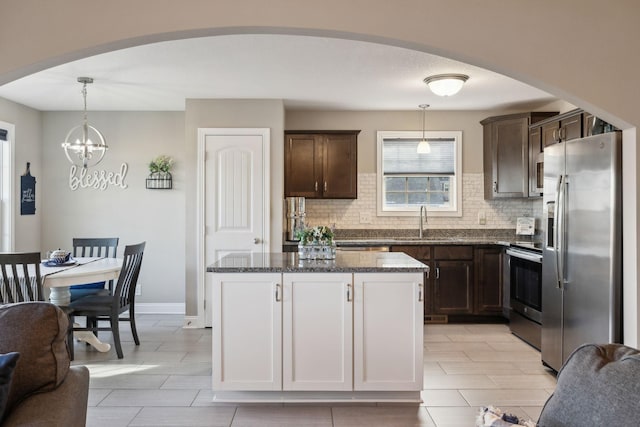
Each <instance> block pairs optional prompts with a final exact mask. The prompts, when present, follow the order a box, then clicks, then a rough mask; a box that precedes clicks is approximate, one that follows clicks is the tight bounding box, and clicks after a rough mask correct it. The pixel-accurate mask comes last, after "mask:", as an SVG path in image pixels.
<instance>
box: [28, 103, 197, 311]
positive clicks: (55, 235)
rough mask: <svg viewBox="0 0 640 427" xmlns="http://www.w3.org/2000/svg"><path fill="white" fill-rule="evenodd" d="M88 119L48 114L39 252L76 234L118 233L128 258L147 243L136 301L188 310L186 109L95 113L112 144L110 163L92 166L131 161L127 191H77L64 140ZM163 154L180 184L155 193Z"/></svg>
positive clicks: (112, 167)
mask: <svg viewBox="0 0 640 427" xmlns="http://www.w3.org/2000/svg"><path fill="white" fill-rule="evenodd" d="M81 120H82V114H81V113H80V112H77V111H76V112H46V113H43V125H42V129H43V135H44V136H43V140H42V153H43V158H45V159H46V162H44V164H43V167H42V169H41V174H40V176H39V178H42V179H39V180H38V183H39V184H40V189H41V192H42V194H41V197H42V205H41V207H42V213H43V215H42V244H41V245H40V247H39V248H38V249H41V250H42V251H46V250H50V249H55V248H64V249H70V248H71V240H72V238H73V237H119V238H120V246H119V248H118V254H119V255H122V253H123V251H124V246H125V245H128V244H135V243H139V242H142V241H146V242H147V246H146V249H145V254H144V261H143V263H142V269H141V272H140V278H139V281H138V285H139V286H140V291H141V295H140V296H139V297H138V299H137V302H138V303H141V304H152V305H153V306H152V307H150V308H149V310H157V311H163V310H164V311H176V312H182V311H183V309H184V308H183V304H184V293H185V291H184V289H185V282H184V266H185V251H184V241H185V228H184V223H185V218H184V215H185V212H184V206H185V193H186V186H187V183H186V182H185V175H186V174H187V173H188V172H189V171H191V169H192V166H191V165H190V164H189V163H187V161H186V155H185V151H186V150H185V143H184V114H183V113H182V112H94V111H92V112H90V113H89V120H90V123H91V125H93V126H95V127H96V128H98V129H100V131H101V132H103V133H104V135H105V138H106V140H107V145H108V146H109V150H108V151H107V153H106V155H105V157H104V160H103V161H102V162H101V163H100V164H98V165H97V166H95V167H94V168H93V170H106V171H109V172H112V171H113V172H115V171H118V170H119V169H120V165H121V164H122V163H123V162H124V163H127V164H128V166H129V169H128V172H127V175H126V177H125V183H126V184H127V186H128V188H126V189H122V188H113V187H110V188H107V189H105V190H99V189H93V188H79V189H77V190H76V191H71V189H70V188H69V185H68V177H69V168H70V163H69V161H68V160H67V158H66V157H65V155H64V151H63V150H62V148H61V147H60V143H61V142H62V141H63V140H64V138H65V136H66V134H67V132H68V131H69V129H70V128H71V127H73V126H77V125H78V124H79V123H80V122H81ZM160 154H165V155H168V156H171V157H173V159H174V160H175V166H174V168H173V170H172V175H173V189H171V190H148V189H146V188H145V179H146V177H147V176H148V175H149V169H148V164H149V162H150V161H151V160H152V159H153V158H154V157H156V156H158V155H160ZM17 234H18V233H17ZM18 238H19V239H21V238H22V235H21V234H18ZM154 307H155V308H154Z"/></svg>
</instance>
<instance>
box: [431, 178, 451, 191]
mask: <svg viewBox="0 0 640 427" xmlns="http://www.w3.org/2000/svg"><path fill="white" fill-rule="evenodd" d="M450 180H451V178H449V177H448V176H437V177H432V178H431V179H429V191H449V181H450Z"/></svg>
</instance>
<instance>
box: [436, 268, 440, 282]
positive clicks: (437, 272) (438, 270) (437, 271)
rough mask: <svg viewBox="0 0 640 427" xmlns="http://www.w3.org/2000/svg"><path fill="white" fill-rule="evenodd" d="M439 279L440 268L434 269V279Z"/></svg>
mask: <svg viewBox="0 0 640 427" xmlns="http://www.w3.org/2000/svg"><path fill="white" fill-rule="evenodd" d="M439 278H440V267H436V279H439Z"/></svg>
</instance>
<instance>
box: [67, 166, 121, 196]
mask: <svg viewBox="0 0 640 427" xmlns="http://www.w3.org/2000/svg"><path fill="white" fill-rule="evenodd" d="M128 169H129V166H128V165H127V164H126V163H122V165H120V170H119V171H118V172H108V171H106V170H89V169H87V168H78V167H77V166H76V165H72V166H71V169H69V188H70V189H71V191H75V190H77V189H78V188H93V189H96V190H106V189H107V188H108V187H110V186H112V187H119V188H127V187H128V185H127V184H125V182H124V180H125V178H126V176H127V170H128Z"/></svg>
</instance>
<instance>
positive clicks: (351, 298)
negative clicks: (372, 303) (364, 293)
mask: <svg viewBox="0 0 640 427" xmlns="http://www.w3.org/2000/svg"><path fill="white" fill-rule="evenodd" d="M347 301H348V302H351V301H353V296H352V295H351V283H347Z"/></svg>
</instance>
